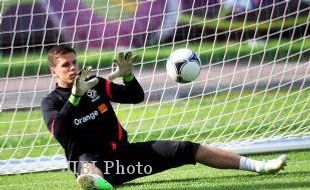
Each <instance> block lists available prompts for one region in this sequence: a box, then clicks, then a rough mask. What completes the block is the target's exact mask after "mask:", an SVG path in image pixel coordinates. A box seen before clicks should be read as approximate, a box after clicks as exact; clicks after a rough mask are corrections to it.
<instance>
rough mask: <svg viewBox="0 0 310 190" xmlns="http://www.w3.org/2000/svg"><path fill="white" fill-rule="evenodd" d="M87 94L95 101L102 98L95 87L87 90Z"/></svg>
mask: <svg viewBox="0 0 310 190" xmlns="http://www.w3.org/2000/svg"><path fill="white" fill-rule="evenodd" d="M86 95H87V96H88V97H89V98H90V99H91V101H92V102H95V101H96V100H98V99H99V98H100V96H99V95H98V94H97V91H96V90H94V89H90V90H88V91H87V92H86Z"/></svg>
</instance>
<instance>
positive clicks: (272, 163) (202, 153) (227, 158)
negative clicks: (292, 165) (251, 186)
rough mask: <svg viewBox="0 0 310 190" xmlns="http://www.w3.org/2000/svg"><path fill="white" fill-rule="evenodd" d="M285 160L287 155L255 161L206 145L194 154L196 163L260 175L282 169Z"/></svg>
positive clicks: (201, 146)
mask: <svg viewBox="0 0 310 190" xmlns="http://www.w3.org/2000/svg"><path fill="white" fill-rule="evenodd" d="M287 159H288V157H287V155H281V156H279V157H278V158H276V159H272V160H264V161H257V160H253V159H250V158H247V157H243V156H239V155H237V154H235V153H232V152H229V151H226V150H222V149H219V148H215V147H212V146H208V145H200V146H199V148H198V150H197V152H196V161H197V162H199V163H202V164H205V165H208V166H211V167H214V168H220V169H241V170H247V171H253V172H257V173H261V174H264V173H276V172H278V171H280V170H281V169H284V167H285V166H286V162H287Z"/></svg>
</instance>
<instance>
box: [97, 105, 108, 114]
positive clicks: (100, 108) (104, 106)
mask: <svg viewBox="0 0 310 190" xmlns="http://www.w3.org/2000/svg"><path fill="white" fill-rule="evenodd" d="M98 110H99V112H100V113H104V112H106V111H108V107H107V105H105V104H104V103H103V104H100V105H99V106H98Z"/></svg>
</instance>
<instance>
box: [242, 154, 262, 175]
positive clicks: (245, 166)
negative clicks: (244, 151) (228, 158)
mask: <svg viewBox="0 0 310 190" xmlns="http://www.w3.org/2000/svg"><path fill="white" fill-rule="evenodd" d="M239 169H240V170H247V171H255V172H260V171H262V170H263V169H264V162H263V161H257V160H252V159H250V158H246V157H243V156H242V157H241V158H240V163H239Z"/></svg>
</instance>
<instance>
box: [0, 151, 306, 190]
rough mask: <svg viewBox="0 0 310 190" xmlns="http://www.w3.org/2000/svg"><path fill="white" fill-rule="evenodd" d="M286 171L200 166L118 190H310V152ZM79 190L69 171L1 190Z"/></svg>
mask: <svg viewBox="0 0 310 190" xmlns="http://www.w3.org/2000/svg"><path fill="white" fill-rule="evenodd" d="M287 154H288V155H289V158H290V160H289V162H288V165H287V167H286V168H285V170H284V171H281V172H280V173H278V174H276V175H258V174H256V173H252V172H247V171H239V170H219V169H213V168H209V167H205V166H203V165H200V164H197V165H196V166H194V165H187V166H183V167H179V168H176V169H171V170H168V171H165V172H162V173H159V174H155V175H152V176H148V177H143V178H139V179H136V180H134V181H131V182H128V183H125V184H123V185H121V186H117V187H115V189H119V190H129V189H134V190H147V189H149V190H154V189H155V190H156V189H158V190H159V189H170V190H174V189H175V190H177V189H178V190H180V189H194V190H205V189H212V190H225V189H229V190H249V189H257V190H263V189H272V190H276V189H281V190H283V189H287V190H308V189H310V160H309V158H310V151H299V152H289V153H287ZM277 155H278V154H273V155H260V156H251V157H252V158H256V159H263V158H273V157H276V156H277ZM46 188H48V189H49V190H67V189H72V190H75V189H76V190H78V189H79V187H78V186H77V184H76V182H75V177H74V176H73V174H71V173H70V172H68V171H63V172H44V173H35V174H23V175H13V176H1V177H0V189H1V190H13V189H14V190H15V189H23V190H42V189H46Z"/></svg>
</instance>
